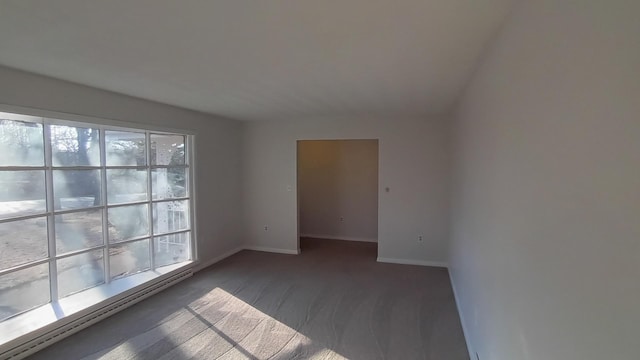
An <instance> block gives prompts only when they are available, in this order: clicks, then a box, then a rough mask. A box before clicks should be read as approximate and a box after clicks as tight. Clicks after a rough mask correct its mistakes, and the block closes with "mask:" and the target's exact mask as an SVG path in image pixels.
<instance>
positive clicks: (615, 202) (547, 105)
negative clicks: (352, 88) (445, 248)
mask: <svg viewBox="0 0 640 360" xmlns="http://www.w3.org/2000/svg"><path fill="white" fill-rule="evenodd" d="M638 14H640V2H639V1H625V0H611V1H600V0H584V1H556V0H536V1H520V2H518V3H517V5H516V8H515V10H514V12H513V14H512V15H513V16H512V17H511V18H510V20H509V21H508V23H507V24H506V27H505V28H504V29H503V32H502V33H501V34H500V36H499V37H498V38H497V41H496V42H495V43H494V44H493V46H492V47H491V49H490V51H489V52H488V54H487V57H486V58H485V61H484V62H483V64H482V65H481V66H480V68H479V69H478V72H477V73H476V75H475V77H474V79H473V81H472V82H471V85H470V87H469V88H468V90H467V91H466V94H465V95H464V98H463V100H462V102H461V104H460V108H459V109H458V110H459V111H458V116H457V120H456V129H455V131H454V134H455V142H454V144H455V145H454V148H455V159H454V164H455V171H454V184H455V185H454V191H453V194H454V198H455V201H454V211H453V216H452V219H453V227H452V231H453V236H452V237H453V243H452V249H451V251H452V254H451V261H450V265H451V274H452V277H453V283H454V288H455V289H456V292H457V296H458V300H459V303H460V310H461V311H462V320H463V323H464V325H465V327H466V330H467V335H468V340H469V341H470V343H471V347H472V348H473V349H475V351H477V352H478V354H479V358H480V359H482V360H489V359H491V360H513V359H522V360H538V359H562V360H578V359H579V360H599V359H617V360H631V359H638V358H639V355H638V339H639V338H640V332H639V330H638V324H640V280H639V279H640V221H639V220H640V45H639V44H640V43H639V36H640V21H638ZM474 356H475V355H474ZM473 359H475V357H473Z"/></svg>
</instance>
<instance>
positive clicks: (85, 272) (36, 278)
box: [0, 112, 192, 321]
mask: <svg viewBox="0 0 640 360" xmlns="http://www.w3.org/2000/svg"><path fill="white" fill-rule="evenodd" d="M189 141H190V137H189V136H187V135H183V134H169V133H158V132H153V131H147V130H139V129H125V128H121V127H119V128H112V127H107V126H99V125H91V124H85V123H74V122H70V121H63V120H55V119H48V118H37V117H32V116H24V115H19V114H10V113H1V112H0V321H2V320H4V319H6V318H8V317H11V316H13V315H16V314H18V313H21V312H24V311H26V310H29V309H32V308H34V307H37V306H40V305H44V304H47V303H49V302H51V301H56V300H57V299H60V298H63V297H66V296H69V295H71V294H74V293H77V292H80V291H83V290H86V289H88V288H92V287H95V286H98V285H101V284H105V283H109V282H112V281H114V280H117V279H120V278H124V277H127V276H129V275H132V274H135V273H139V272H143V271H148V270H152V269H156V268H158V267H162V266H166V265H172V264H177V263H181V262H185V261H189V260H191V258H192V246H191V228H192V225H191V224H192V222H191V220H190V219H191V205H190V203H191V201H190V195H191V191H190V189H189V177H190V174H191V171H190V170H191V169H190V166H189V160H188V159H189V156H188V148H189V146H188V145H189Z"/></svg>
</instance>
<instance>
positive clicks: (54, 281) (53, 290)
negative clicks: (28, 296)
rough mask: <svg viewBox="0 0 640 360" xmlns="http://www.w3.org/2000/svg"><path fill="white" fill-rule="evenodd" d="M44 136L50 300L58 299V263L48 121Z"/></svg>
mask: <svg viewBox="0 0 640 360" xmlns="http://www.w3.org/2000/svg"><path fill="white" fill-rule="evenodd" d="M42 133H43V136H44V165H45V168H46V170H45V172H44V173H45V174H44V178H45V187H46V189H45V194H46V206H47V240H48V243H49V291H50V296H51V301H52V302H55V301H58V264H57V262H56V222H55V217H54V216H53V212H54V210H55V199H54V194H53V170H52V169H51V164H52V163H53V158H52V156H53V155H52V153H53V149H52V148H51V127H50V124H49V122H48V121H44V124H43V132H42Z"/></svg>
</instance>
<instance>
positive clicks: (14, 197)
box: [0, 170, 47, 219]
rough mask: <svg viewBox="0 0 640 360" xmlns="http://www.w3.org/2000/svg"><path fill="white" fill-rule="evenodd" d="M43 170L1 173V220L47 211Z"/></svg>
mask: <svg viewBox="0 0 640 360" xmlns="http://www.w3.org/2000/svg"><path fill="white" fill-rule="evenodd" d="M45 199H46V196H45V185H44V171H43V170H28V171H0V219H6V218H10V217H15V216H22V215H30V214H37V213H43V212H45V211H47V205H46V201H45Z"/></svg>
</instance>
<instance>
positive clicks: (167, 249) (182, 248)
mask: <svg viewBox="0 0 640 360" xmlns="http://www.w3.org/2000/svg"><path fill="white" fill-rule="evenodd" d="M153 241H154V252H155V253H154V256H155V261H156V266H165V265H171V264H175V263H179V262H183V261H187V260H189V258H190V257H191V256H190V254H191V250H190V248H191V245H190V243H189V233H188V232H185V233H179V234H171V235H165V236H158V237H156V238H155V239H154V240H153Z"/></svg>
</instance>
